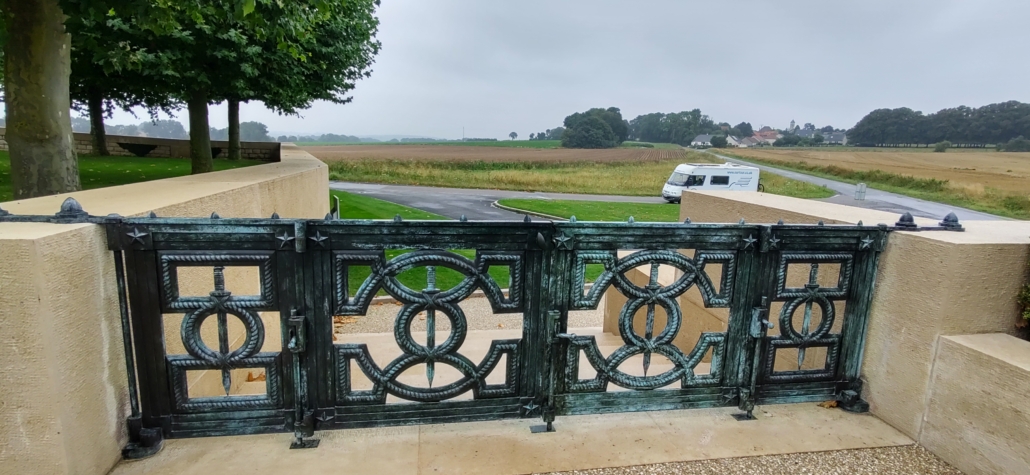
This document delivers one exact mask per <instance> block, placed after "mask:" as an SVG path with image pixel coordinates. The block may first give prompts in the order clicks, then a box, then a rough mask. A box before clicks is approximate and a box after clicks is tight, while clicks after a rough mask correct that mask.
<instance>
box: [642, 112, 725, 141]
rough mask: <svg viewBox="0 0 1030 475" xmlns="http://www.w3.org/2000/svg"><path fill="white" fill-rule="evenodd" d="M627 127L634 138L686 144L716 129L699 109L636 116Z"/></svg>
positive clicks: (713, 123)
mask: <svg viewBox="0 0 1030 475" xmlns="http://www.w3.org/2000/svg"><path fill="white" fill-rule="evenodd" d="M629 129H630V134H629V136H630V137H631V138H633V139H634V140H639V141H643V142H654V143H674V144H678V145H683V146H687V145H690V141H691V140H693V139H694V137H697V136H698V135H701V134H705V133H709V132H712V131H714V130H717V129H718V127H716V125H715V122H713V121H712V119H711V118H709V117H708V116H707V115H704V114H702V113H701V110H700V109H694V110H691V111H684V112H675V113H670V114H664V113H660V112H656V113H652V114H646V115H641V116H637V118H635V119H633V120H631V121H630V122H629Z"/></svg>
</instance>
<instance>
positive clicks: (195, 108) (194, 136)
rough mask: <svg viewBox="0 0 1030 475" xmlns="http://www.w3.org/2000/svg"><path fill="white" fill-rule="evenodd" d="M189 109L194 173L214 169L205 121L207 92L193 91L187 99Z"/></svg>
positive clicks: (207, 126) (207, 127)
mask: <svg viewBox="0 0 1030 475" xmlns="http://www.w3.org/2000/svg"><path fill="white" fill-rule="evenodd" d="M187 107H188V108H189V111H190V160H191V162H192V171H191V173H193V174H194V175H196V174H198V173H207V172H209V171H212V170H214V168H215V166H214V161H213V160H212V158H211V128H210V126H209V125H208V121H207V94H206V93H204V92H202V91H194V92H193V93H192V94H190V98H189V100H188V101H187Z"/></svg>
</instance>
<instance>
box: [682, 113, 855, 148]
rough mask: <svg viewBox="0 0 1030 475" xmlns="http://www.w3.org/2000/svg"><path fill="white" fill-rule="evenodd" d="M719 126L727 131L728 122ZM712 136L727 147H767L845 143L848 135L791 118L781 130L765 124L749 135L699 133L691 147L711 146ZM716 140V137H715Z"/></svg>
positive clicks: (728, 128)
mask: <svg viewBox="0 0 1030 475" xmlns="http://www.w3.org/2000/svg"><path fill="white" fill-rule="evenodd" d="M720 128H721V129H722V130H723V132H726V131H729V130H730V126H729V124H722V125H721V126H720ZM713 137H723V138H725V139H726V146H727V147H742V148H748V147H768V146H777V147H779V146H785V147H786V146H795V145H801V146H828V145H847V144H848V136H847V133H846V132H844V131H843V130H837V129H833V128H832V127H829V126H827V127H823V128H821V129H817V128H816V127H815V126H814V125H812V124H805V125H804V126H799V125H797V124H796V123H795V122H794V121H793V120H791V121H790V126H789V127H787V128H786V129H783V130H776V129H774V128H772V127H769V126H765V127H762V128H761V129H759V130H756V131H754V134H752V135H751V136H750V137H740V136H735V135H730V134H718V133H714V134H701V135H698V136H697V137H694V140H692V141H691V142H690V146H691V147H698V148H702V147H711V146H712V138H713ZM716 140H717V141H718V139H716Z"/></svg>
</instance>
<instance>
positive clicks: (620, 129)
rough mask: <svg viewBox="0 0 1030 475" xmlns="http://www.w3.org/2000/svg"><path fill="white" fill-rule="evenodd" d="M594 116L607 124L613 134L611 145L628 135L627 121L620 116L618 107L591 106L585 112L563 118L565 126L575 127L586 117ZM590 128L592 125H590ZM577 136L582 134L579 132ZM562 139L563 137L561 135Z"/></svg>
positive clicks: (624, 139)
mask: <svg viewBox="0 0 1030 475" xmlns="http://www.w3.org/2000/svg"><path fill="white" fill-rule="evenodd" d="M589 117H596V118H597V119H600V120H601V121H602V122H604V123H605V124H607V125H608V129H610V130H611V131H612V133H613V134H615V139H614V144H613V145H611V147H615V146H618V145H619V144H621V143H622V142H625V141H626V139H627V138H628V137H629V123H628V122H626V121H625V120H624V119H623V118H622V112H621V111H620V110H619V108H618V107H609V108H607V109H601V108H593V109H590V110H588V111H586V112H577V113H575V114H572V115H570V116H568V117H566V118H565V123H564V125H565V128H566V129H575V128H576V127H578V126H579V125H580V124H582V123H584V122H585V121H586V119H587V118H589ZM590 127H591V128H593V127H594V125H591V126H590ZM579 136H582V134H580V135H579ZM563 139H564V137H563ZM577 148H605V147H577Z"/></svg>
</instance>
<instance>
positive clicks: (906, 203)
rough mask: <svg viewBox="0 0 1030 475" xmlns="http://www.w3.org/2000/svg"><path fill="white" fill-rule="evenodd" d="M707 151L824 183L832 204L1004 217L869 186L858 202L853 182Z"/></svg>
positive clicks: (964, 218) (965, 218)
mask: <svg viewBox="0 0 1030 475" xmlns="http://www.w3.org/2000/svg"><path fill="white" fill-rule="evenodd" d="M706 152H708V153H711V154H712V155H715V156H716V157H719V158H720V159H722V160H726V161H728V162H732V163H739V164H741V165H749V166H752V167H758V168H759V169H761V170H762V171H763V172H767V173H775V174H777V175H782V176H785V177H787V178H790V179H793V180H798V181H804V182H808V183H812V184H816V185H821V186H825V187H827V188H829V189H831V190H833V191H835V192H837V193H839V195H837V196H834V197H832V198H826V199H824V200H820V201H828V202H830V203H837V204H842V205H848V206H857V207H859V208H870V209H877V210H881V211H889V212H892V213H897V214H899V215H900V214H902V213H905V212H909V213H912V215H913V216H921V217H924V218H933V219H941V218H944V217H945V216H947V215H948V213H951V212H954V213H955V215H956V216H958V219H959V220H960V221H994V220H1005V219H1008V218H1003V217H1001V216H995V215H992V214H987V213H981V212H979V211H973V210H971V209H966V208H959V207H957V206H952V205H947V204H942V203H935V202H933V201H926V200H921V199H918V198H912V197H909V196H904V195H899V194H896V193H890V192H886V191H881V190H874V189H872V188H867V189H866V195H865V198H866V199H865V200H862V201H859V200H856V199H855V190H856V189H857V188H858V187H857V186H856V185H852V184H850V183H844V182H839V181H835V180H828V179H826V178H820V177H815V176H812V175H806V174H804V173H798V172H793V171H790V170H783V169H780V168H776V167H770V166H769V165H763V164H758V163H751V162H748V161H745V160H739V159H736V158H731V157H727V156H725V155H720V154H718V153H715V152H712V151H711V150H706Z"/></svg>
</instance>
